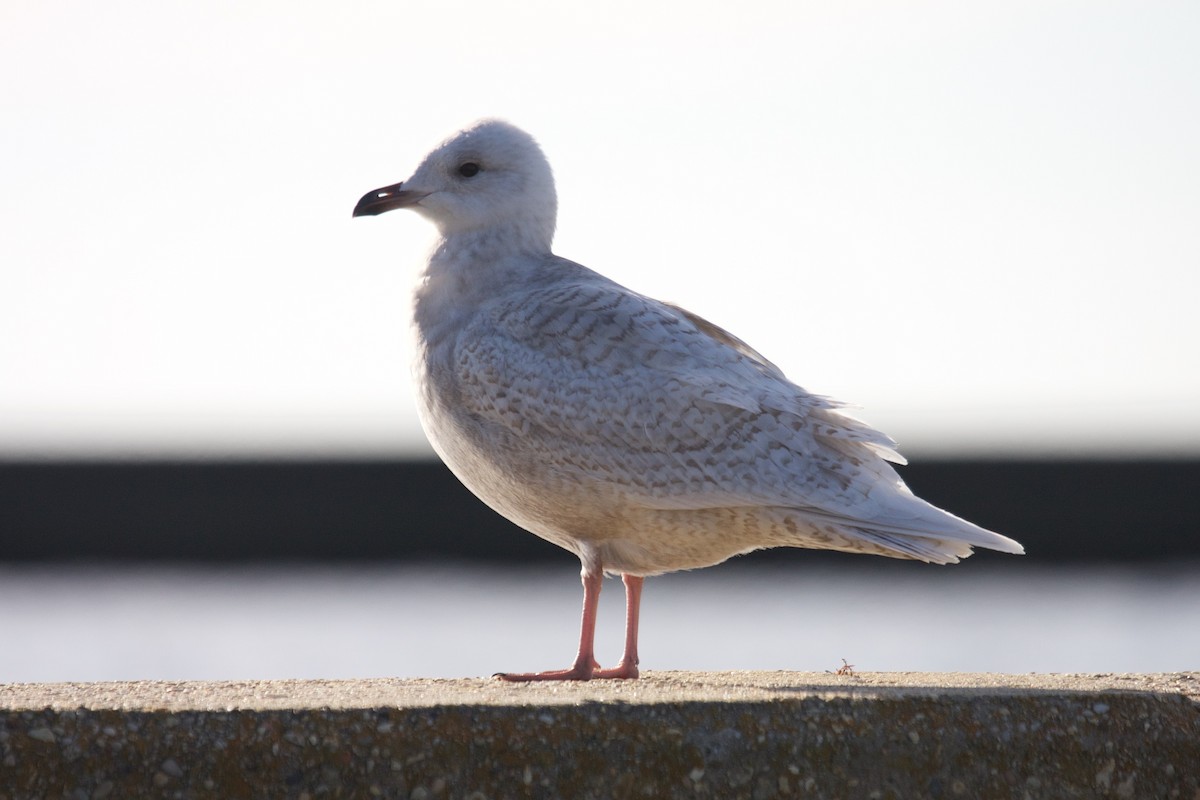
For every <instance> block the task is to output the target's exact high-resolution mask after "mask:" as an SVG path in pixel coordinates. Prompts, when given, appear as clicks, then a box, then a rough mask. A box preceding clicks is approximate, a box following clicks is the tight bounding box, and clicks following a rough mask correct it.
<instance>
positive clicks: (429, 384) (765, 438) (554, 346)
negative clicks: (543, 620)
mask: <svg viewBox="0 0 1200 800" xmlns="http://www.w3.org/2000/svg"><path fill="white" fill-rule="evenodd" d="M396 208H412V209H414V210H415V211H417V212H418V213H420V214H421V215H423V216H425V217H427V218H429V219H430V220H432V221H433V222H434V224H435V225H436V226H437V228H438V230H439V232H440V234H441V238H440V240H439V241H438V243H437V245H436V247H435V248H434V250H433V252H432V254H431V255H430V257H429V261H428V264H427V265H426V267H425V270H424V272H423V274H422V277H421V281H420V284H419V285H418V287H417V289H416V294H415V303H414V323H415V332H416V337H417V359H416V365H415V375H416V378H417V387H418V407H419V409H420V413H421V422H422V424H423V425H424V428H425V432H426V434H427V435H428V436H429V440H430V442H431V443H432V444H433V447H434V449H435V450H436V451H437V452H438V454H439V455H440V456H441V457H442V459H443V460H444V461H445V462H446V464H447V465H448V466H449V467H450V469H451V470H452V471H453V472H454V474H455V475H457V476H458V478H459V479H460V480H461V481H462V482H463V483H464V484H466V486H467V487H468V488H469V489H470V490H471V491H472V492H474V493H475V494H476V495H477V496H478V497H479V498H480V499H481V500H483V502H485V503H487V504H488V505H489V506H490V507H491V508H493V509H494V510H496V511H497V512H499V513H500V514H502V515H503V516H505V517H507V518H508V519H510V520H512V521H513V522H515V523H516V524H517V525H520V526H521V527H523V528H525V529H527V530H529V531H531V532H532V533H535V534H537V535H538V536H541V537H542V538H544V539H548V540H549V541H551V542H554V543H555V544H557V545H559V546H560V547H564V548H566V549H567V550H570V551H571V552H572V553H575V554H576V555H577V556H578V557H579V560H580V561H581V562H582V564H583V570H582V576H583V588H584V603H583V619H582V624H581V632H580V642H579V651H578V655H577V656H576V659H575V662H574V664H573V665H572V666H571V667H570V668H569V669H566V670H556V671H551V672H538V673H519V674H516V673H508V674H501V675H499V677H502V678H505V679H507V680H562V679H574V680H586V679H589V678H636V677H637V675H638V668H637V664H638V655H637V626H638V610H639V606H640V601H641V591H642V582H643V579H644V578H645V577H647V576H650V575H658V574H661V573H663V572H670V571H672V570H680V569H694V568H697V567H707V566H711V565H713V564H717V563H720V562H722V561H724V560H726V559H727V558H730V557H731V556H735V555H739V554H741V553H748V552H750V551H752V550H758V549H760V548H765V547H807V548H819V549H827V550H842V551H846V552H851V553H871V554H875V555H883V556H890V557H892V558H907V559H917V560H920V561H927V562H932V563H936V564H949V563H954V562H957V561H958V560H959V559H960V558H965V557H967V556H969V555H970V554H971V548H972V547H973V546H978V547H986V548H990V549H993V550H1000V551H1003V552H1006V553H1021V552H1023V549H1022V547H1021V545H1020V544H1018V543H1017V542H1015V541H1013V540H1012V539H1009V538H1007V537H1004V536H1001V535H999V534H997V533H992V532H991V531H987V530H984V529H983V528H980V527H978V526H977V525H973V524H971V523H970V522H967V521H966V520H963V519H960V518H958V517H956V516H954V515H952V514H950V513H948V512H945V511H942V510H941V509H939V508H936V507H935V506H933V505H930V504H929V503H927V502H925V501H924V500H921V499H920V498H918V497H916V496H915V495H913V493H912V492H911V491H910V490H909V489H908V487H907V486H905V484H904V482H903V481H902V480H901V479H900V477H899V476H898V475H897V474H896V471H895V470H894V469H893V468H892V467H891V465H890V464H889V463H888V462H889V461H891V462H894V463H900V464H902V463H904V459H903V458H902V457H901V456H900V455H899V454H898V453H897V452H896V450H895V446H896V445H895V442H893V441H892V440H891V439H890V438H889V437H887V436H885V435H884V434H882V433H880V432H879V431H876V430H874V429H872V428H871V427H869V426H868V425H866V424H865V423H863V422H861V421H859V420H856V419H854V418H852V417H850V416H847V415H846V414H845V413H843V411H842V410H841V404H840V403H838V402H836V401H833V400H830V399H828V398H825V397H821V396H819V395H814V394H810V393H808V392H807V391H805V390H804V389H802V388H800V387H799V386H797V385H796V384H794V383H792V382H791V381H789V380H788V379H787V378H786V377H785V376H784V374H783V372H781V371H780V370H779V368H778V367H776V366H775V365H774V364H772V363H771V362H769V361H767V359H765V358H763V356H761V355H760V354H759V353H758V352H757V351H755V350H753V349H752V348H751V347H749V346H748V345H747V344H746V343H745V342H743V341H741V340H740V339H738V338H737V337H735V336H733V335H732V334H730V333H728V332H726V331H724V330H722V329H721V328H719V327H717V326H716V325H713V324H712V323H710V322H708V321H706V320H704V319H702V318H701V317H699V316H697V315H695V314H693V313H691V312H689V311H686V310H684V309H682V308H679V307H677V306H673V305H670V304H668V303H662V302H659V301H657V300H653V299H651V298H649V297H645V296H644V295H640V294H638V293H637V292H633V291H631V290H629V289H626V288H625V287H623V286H620V285H619V284H617V283H614V282H613V281H611V280H609V279H607V278H605V277H603V276H602V275H599V274H597V273H595V272H592V271H591V270H589V269H587V268H586V267H583V266H581V265H579V264H576V263H574V262H572V261H567V260H566V259H563V258H560V257H558V256H556V255H554V254H553V253H552V252H551V250H550V244H551V240H552V238H553V235H554V226H555V218H556V214H557V199H556V195H555V190H554V179H553V176H552V174H551V170H550V165H549V163H548V162H547V161H546V158H545V156H544V155H543V154H542V151H541V149H540V148H539V147H538V145H537V143H536V142H535V141H534V140H533V138H532V137H530V136H529V135H528V134H526V133H525V132H524V131H521V130H519V129H517V128H515V127H513V126H512V125H509V124H508V123H505V122H501V121H498V120H484V121H482V122H479V123H476V124H475V125H473V126H471V127H469V128H467V129H466V130H463V131H460V132H459V133H457V134H455V135H453V136H451V137H450V138H449V139H447V140H446V141H445V142H443V143H442V144H441V145H440V146H438V147H437V148H436V149H434V150H433V152H431V153H430V154H429V155H427V156H426V157H425V160H424V161H422V162H421V164H420V166H419V167H417V170H416V172H414V173H413V175H412V177H411V178H409V179H408V180H406V181H404V182H402V183H398V184H395V185H393V186H387V187H384V188H382V189H378V190H375V191H372V192H368V193H367V194H366V195H365V196H363V198H362V199H361V200H359V202H358V205H357V206H355V208H354V216H364V215H375V214H381V213H383V212H385V211H390V210H392V209H396ZM605 573H609V574H613V573H615V574H620V575H621V576H622V579H623V581H624V583H625V590H626V632H625V651H624V654H623V656H622V657H621V662H620V663H619V664H618V665H617V666H616V667H614V668H611V669H601V668H600V667H599V665H598V664H597V663H596V661H595V657H594V650H593V639H594V632H595V622H596V604H597V600H598V598H599V596H600V585H601V582H602V580H603V577H604V575H605Z"/></svg>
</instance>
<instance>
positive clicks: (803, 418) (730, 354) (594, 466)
mask: <svg viewBox="0 0 1200 800" xmlns="http://www.w3.org/2000/svg"><path fill="white" fill-rule="evenodd" d="M559 268H560V269H562V271H563V273H564V276H563V278H561V279H558V280H553V281H550V282H548V283H547V284H546V285H544V286H543V287H541V288H537V289H532V290H528V291H522V292H521V293H519V294H514V295H513V296H511V297H508V298H501V299H499V300H497V301H496V302H495V303H493V304H491V305H490V306H489V307H488V308H486V309H484V310H483V313H481V314H480V315H479V316H477V317H476V319H475V320H474V321H473V322H472V323H471V324H470V325H469V326H468V327H467V328H466V329H465V330H464V331H462V332H461V333H460V335H459V337H458V342H457V346H456V377H457V380H458V382H459V383H460V384H461V385H462V388H463V391H462V392H461V395H460V396H461V398H462V402H463V403H464V404H465V405H466V407H465V408H464V410H465V411H468V412H469V413H471V414H472V415H473V416H474V417H475V418H476V419H477V420H480V421H481V422H486V423H487V424H489V425H494V426H499V428H501V429H504V430H506V431H508V432H509V433H510V434H511V435H512V436H513V437H514V440H519V442H520V446H521V447H522V448H530V449H532V450H533V451H534V452H535V453H536V455H537V457H538V458H539V460H540V461H542V462H543V463H545V464H547V465H550V466H552V467H553V468H554V469H555V470H557V471H559V472H562V473H565V474H569V475H571V477H572V480H575V481H579V482H580V483H585V484H586V483H589V482H594V483H595V484H603V485H605V486H607V487H609V488H610V489H615V490H617V491H619V493H620V494H621V495H622V497H624V498H625V500H626V502H629V503H632V504H636V505H641V506H643V507H645V508H653V509H661V510H688V509H708V508H736V507H747V506H771V507H778V508H793V509H797V510H800V511H803V512H805V513H806V514H809V515H811V516H813V517H814V518H819V519H821V520H825V521H829V522H833V523H835V524H842V525H851V526H858V527H864V526H869V527H870V528H872V529H875V530H877V531H882V532H884V533H887V534H899V535H901V536H903V535H930V534H942V535H946V536H953V537H956V538H960V539H962V540H964V541H967V542H970V543H973V544H979V545H983V546H989V547H993V548H998V549H1008V550H1011V549H1012V548H1013V547H1019V546H1018V545H1016V543H1012V542H1011V540H1007V539H1004V538H1003V537H1000V536H998V535H997V534H993V533H990V532H988V531H985V530H984V529H982V528H979V527H977V526H975V525H972V524H971V523H968V522H965V521H963V520H960V519H959V518H957V517H954V516H953V515H951V514H948V513H946V512H944V511H941V510H940V509H937V508H935V507H934V506H932V505H930V504H928V503H926V502H925V501H923V500H920V499H919V498H916V497H915V496H913V494H912V493H911V492H910V491H909V490H908V488H907V487H906V486H905V485H904V483H903V481H902V480H901V479H900V477H899V476H898V475H897V474H896V472H895V470H894V469H892V467H891V466H890V465H889V464H888V463H886V461H885V459H891V460H897V461H899V460H901V459H900V457H899V456H898V455H897V454H896V453H895V450H894V447H895V443H894V442H893V441H892V440H891V439H890V438H888V437H887V436H885V435H883V434H882V433H879V432H878V431H875V430H874V429H872V428H871V427H869V426H868V425H866V424H865V423H863V422H861V421H859V420H856V419H853V418H851V417H848V416H846V415H845V414H843V413H840V411H839V404H837V403H835V402H834V401H831V400H829V399H827V398H824V397H820V396H818V395H813V394H810V393H808V392H806V391H805V390H804V389H802V388H800V387H799V386H796V385H795V384H793V383H791V382H790V381H788V380H787V379H786V378H785V377H784V375H783V373H782V372H781V371H780V370H779V369H778V368H777V367H775V366H774V365H773V364H771V363H770V362H769V361H767V360H766V359H765V358H763V357H762V356H761V355H759V354H758V353H757V352H756V351H754V350H753V349H751V348H750V347H749V346H748V345H746V344H745V343H744V342H742V341H741V340H739V339H737V338H736V337H734V336H733V335H731V334H729V333H727V332H726V331H724V330H722V329H721V328H719V327H717V326H715V325H713V324H712V323H709V322H707V321H706V320H704V319H702V318H700V317H698V316H696V315H695V314H692V313H690V312H687V311H683V310H682V309H678V308H676V307H674V306H669V305H666V304H664V303H660V302H658V301H655V300H652V299H650V298H647V297H644V296H642V295H639V294H636V293H634V292H631V291H629V290H627V289H624V288H623V287H621V286H619V285H617V284H615V283H613V282H611V281H608V280H607V279H605V278H603V277H601V276H599V275H596V274H595V273H592V272H590V271H588V270H585V269H584V268H582V267H578V266H577V265H574V264H571V263H570V262H565V263H563V264H562V265H560V266H559ZM501 376H503V379H502V380H501V379H500V378H501Z"/></svg>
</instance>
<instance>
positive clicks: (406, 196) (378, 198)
mask: <svg viewBox="0 0 1200 800" xmlns="http://www.w3.org/2000/svg"><path fill="white" fill-rule="evenodd" d="M403 186H404V184H403V183H396V184H393V185H391V186H384V187H383V188H382V189H375V190H374V191H370V192H367V193H366V194H364V195H363V196H362V199H361V200H359V201H358V205H356V206H354V216H356V217H373V216H375V215H376V214H382V213H383V212H385V211H391V210H392V209H394V208H405V207H407V206H411V205H416V204H417V203H418V202H420V200H421V198H423V197H425V196H426V195H428V194H429V193H428V192H415V191H413V190H412V189H405V188H403Z"/></svg>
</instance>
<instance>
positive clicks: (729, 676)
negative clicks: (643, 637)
mask: <svg viewBox="0 0 1200 800" xmlns="http://www.w3.org/2000/svg"><path fill="white" fill-rule="evenodd" d="M29 797H66V798H72V800H74V798H103V797H111V798H123V797H182V798H191V797H224V798H241V797H291V798H305V797H307V798H317V797H400V798H413V800H417V799H418V798H426V799H427V800H428V799H429V798H469V800H479V798H508V797H513V798H559V797H562V798H632V797H651V798H671V797H689V798H691V797H711V798H754V799H755V800H763V799H765V798H777V797H778V798H787V797H803V798H835V797H837V798H857V797H862V798H906V799H907V798H921V797H930V798H942V797H946V798H953V797H964V798H979V797H988V798H1005V797H1014V798H1022V797H1030V798H1058V797H1073V798H1074V797H1117V798H1184V799H1185V800H1200V673H1176V674H1164V675H1090V676H1081V675H958V674H918V673H860V674H857V675H852V676H839V675H833V674H829V673H796V672H771V673H765V672H729V673H686V672H650V673H648V674H647V675H646V676H645V677H644V678H643V679H642V680H640V681H636V682H616V681H597V682H592V683H587V684H566V685H554V684H544V685H537V684H526V685H509V684H501V683H498V682H496V681H491V680H486V679H478V680H475V679H469V680H363V681H254V682H249V681H248V682H190V683H189V682H181V683H171V682H141V683H101V684H12V685H6V686H0V798H6V799H7V798H29Z"/></svg>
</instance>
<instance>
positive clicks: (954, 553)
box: [802, 494, 1025, 564]
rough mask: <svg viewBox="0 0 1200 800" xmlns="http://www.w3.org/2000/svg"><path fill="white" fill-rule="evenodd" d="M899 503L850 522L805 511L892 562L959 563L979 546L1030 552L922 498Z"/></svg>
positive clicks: (854, 547) (906, 498) (904, 497)
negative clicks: (909, 560)
mask: <svg viewBox="0 0 1200 800" xmlns="http://www.w3.org/2000/svg"><path fill="white" fill-rule="evenodd" d="M896 500H899V501H901V502H899V503H896V504H895V505H893V507H892V508H891V509H889V511H890V512H891V513H889V514H887V515H886V516H884V515H881V516H879V517H875V518H872V519H849V518H846V517H839V516H835V515H827V514H822V513H821V512H816V513H813V512H812V511H811V510H809V509H805V510H804V511H803V512H802V513H803V515H804V516H805V517H808V518H809V519H810V520H811V521H813V522H816V523H818V524H823V525H826V526H828V525H832V526H834V527H836V528H837V529H838V532H839V533H840V535H841V538H842V539H844V540H848V541H850V542H852V543H853V544H852V545H851V546H850V547H848V548H846V549H850V550H860V551H862V552H870V553H874V554H876V555H882V556H888V557H889V558H907V559H916V560H918V561H926V562H928V563H931V564H956V563H958V561H959V560H961V559H964V558H967V557H968V556H970V555H971V554H972V553H973V552H974V551H973V548H975V547H983V548H986V549H988V550H997V551H999V552H1001V553H1012V554H1014V555H1023V554H1024V553H1025V548H1024V547H1023V546H1021V543H1020V542H1017V541H1015V540H1013V539H1010V538H1008V537H1007V536H1002V535H1001V534H999V533H996V532H994V531H989V530H987V529H986V528H981V527H979V526H978V525H975V524H974V523H971V522H967V521H966V520H965V519H962V518H961V517H956V516H955V515H953V514H951V513H950V512H948V511H943V510H942V509H940V508H938V507H937V506H934V505H932V504H930V503H927V502H925V501H924V500H922V499H920V498H919V497H916V496H914V495H911V494H902V495H897V497H896ZM859 545H861V548H860V547H859ZM802 546H803V545H802ZM836 549H842V548H840V547H839V548H836Z"/></svg>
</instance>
